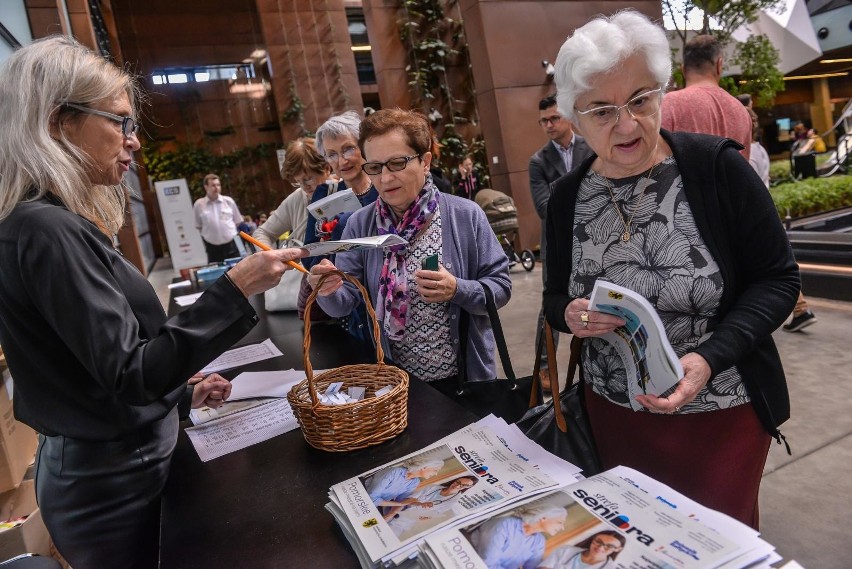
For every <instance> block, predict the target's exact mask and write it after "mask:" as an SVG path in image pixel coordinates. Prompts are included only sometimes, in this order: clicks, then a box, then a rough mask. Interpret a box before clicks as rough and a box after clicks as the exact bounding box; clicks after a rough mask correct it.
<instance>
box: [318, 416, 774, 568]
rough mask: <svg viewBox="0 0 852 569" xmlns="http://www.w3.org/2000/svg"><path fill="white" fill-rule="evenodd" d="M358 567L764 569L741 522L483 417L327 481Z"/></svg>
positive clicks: (762, 546) (764, 551)
mask: <svg viewBox="0 0 852 569" xmlns="http://www.w3.org/2000/svg"><path fill="white" fill-rule="evenodd" d="M329 499H330V502H329V503H328V504H326V509H327V510H329V511H330V512H331V513H332V515H333V516H334V518H335V519H336V521H337V523H338V524H339V525H340V527H341V529H342V530H343V533H344V535H345V536H346V538H347V539H348V540H349V542H350V544H351V545H352V548H353V550H354V551H355V553H356V555H357V556H358V559H359V561H360V564H361V567H363V568H377V567H387V568H401V567H404V568H409V567H410V568H417V567H422V568H428V569H445V568H447V569H448V568H453V569H463V568H464V569H467V568H472V569H504V568H518V567H522V568H531V569H539V568H550V569H557V568H559V569H562V568H564V569H568V568H575V567H606V568H608V569H609V568H612V569H618V568H622V569H674V568H685V569H692V568H705V567H707V568H715V567H720V568H726V569H737V568H744V567H769V566H770V564H771V563H774V562H776V561H778V560H779V559H780V557H779V556H778V555H777V554H776V553H775V552H774V548H773V547H772V546H771V545H770V544H768V543H766V542H765V541H763V540H762V539H760V537H759V534H758V533H757V532H755V531H754V530H752V529H751V528H749V527H747V526H745V525H743V524H741V523H740V522H738V521H736V520H733V519H732V518H730V517H728V516H726V515H724V514H721V513H719V512H716V511H714V510H711V509H709V508H705V507H703V506H701V505H699V504H697V503H695V502H693V501H692V500H689V499H687V498H686V497H684V496H682V495H681V494H679V493H677V492H675V491H674V490H672V489H671V488H669V487H667V486H665V485H663V484H661V483H659V482H656V481H655V480H653V479H651V478H648V477H647V476H644V475H642V474H641V473H639V472H636V471H634V470H631V469H629V468H625V467H617V468H614V469H612V470H609V471H607V472H604V473H602V474H599V475H597V476H593V477H591V478H588V479H582V476H581V475H580V473H579V468H577V467H575V466H573V465H571V464H570V463H567V462H565V461H563V460H561V459H559V458H557V457H555V456H553V455H551V454H550V453H548V452H546V451H544V449H542V448H541V447H539V446H538V445H536V444H535V443H534V442H532V441H530V440H529V439H527V438H526V437H524V435H523V434H522V433H521V432H520V431H519V430H518V429H517V427H516V426H514V425H507V424H506V423H505V422H504V421H502V420H501V419H498V418H496V417H493V416H489V417H486V418H485V419H483V420H481V421H479V422H477V423H474V424H472V425H469V426H468V427H466V428H464V429H462V430H460V431H458V432H456V433H453V434H452V435H449V436H448V437H445V438H444V439H442V440H440V441H438V442H437V443H435V444H433V445H430V446H428V447H426V448H424V449H422V450H421V451H418V452H415V453H412V454H410V455H408V456H404V457H402V458H400V459H398V460H396V461H394V462H392V463H389V464H385V465H383V466H381V467H379V468H376V469H374V470H371V471H368V472H365V473H364V474H362V475H360V476H357V477H355V478H351V479H349V480H345V481H343V482H341V483H339V484H335V485H334V486H332V488H331V489H330V491H329Z"/></svg>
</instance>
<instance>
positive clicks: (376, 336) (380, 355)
mask: <svg viewBox="0 0 852 569" xmlns="http://www.w3.org/2000/svg"><path fill="white" fill-rule="evenodd" d="M331 275H339V276H340V277H341V278H343V280H345V281H346V282H348V283H350V284H352V285H354V286H355V288H357V289H358V291H359V292H360V293H361V296H362V297H363V298H364V305H365V306H366V308H367V316H369V318H370V322H372V323H373V342H374V343H375V345H376V362H377V363H378V364H379V365H383V364H384V362H385V352H384V350H382V342H381V329H380V328H379V321H378V319H377V318H376V311H375V310H373V305H372V303H371V302H370V296H369V295H368V294H367V290H366V289H365V288H364V285H362V284H361V282H360V281H359V280H358V279H356V278H355V277H353V276H352V275H347V274H346V273H344V272H342V271H329V272H328V273H326V274H324V275H322V276H321V277H320V280H319V282H318V283H317V286H316V287H315V288H314V290H312V291H311V294H310V296H308V300H307V302H305V340H304V344H303V345H304V354H305V376H306V377H307V380H308V391H309V392H310V394H311V403H312V404H313V406H314V407H316V406H317V405H319V397H318V396H317V388H316V386H315V385H314V368H313V366H312V365H311V306H313V304H314V301H315V300H316V298H317V294H318V293H319V291H320V289H321V288H322V285H323V283H324V282H325V279H327V278H328V277H330V276H331Z"/></svg>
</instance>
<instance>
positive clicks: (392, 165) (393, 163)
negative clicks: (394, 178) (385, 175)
mask: <svg viewBox="0 0 852 569" xmlns="http://www.w3.org/2000/svg"><path fill="white" fill-rule="evenodd" d="M420 156H421V155H420V154H412V155H411V156H400V157H399V158H391V159H390V160H388V161H387V162H365V163H364V164H362V165H361V169H362V170H363V171H364V173H365V174H367V175H368V176H379V175H381V173H382V169H383V168H385V167H387V169H388V172H399V171H401V170H405V167H406V166H408V163H409V162H411V161H412V160H414V159H415V158H420Z"/></svg>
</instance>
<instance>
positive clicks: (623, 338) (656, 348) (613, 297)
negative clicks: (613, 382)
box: [589, 279, 683, 411]
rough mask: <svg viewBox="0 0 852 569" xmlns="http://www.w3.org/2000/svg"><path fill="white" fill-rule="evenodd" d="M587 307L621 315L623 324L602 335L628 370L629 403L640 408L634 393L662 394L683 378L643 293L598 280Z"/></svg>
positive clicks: (679, 366) (654, 312)
mask: <svg viewBox="0 0 852 569" xmlns="http://www.w3.org/2000/svg"><path fill="white" fill-rule="evenodd" d="M589 309H590V310H597V311H598V312H605V313H607V314H612V315H614V316H618V317H619V318H623V319H624V320H625V324H624V326H621V327H620V328H618V329H616V330H615V331H614V332H610V333H609V334H604V335H603V336H601V338H603V339H604V340H605V341H606V342H608V343H609V344H611V345H612V346H613V347H614V348H615V350H616V351H617V352H618V355H619V356H621V360H622V361H623V362H624V368H625V372H626V373H627V378H628V381H627V388H628V395H629V400H630V405H631V407H632V408H633V410H634V411H636V410H639V409H641V407H642V406H641V405H640V404H639V403H638V402H637V401H636V399H635V398H636V396H637V395H642V394H646V393H650V394H651V395H657V396H660V395H663V394H665V393H666V392H667V391H669V390H670V389H671V388H672V387H674V386H675V385H676V384H677V382H678V381H680V379H681V378H682V377H683V368H682V367H681V365H680V358H678V357H677V355H676V354H675V352H674V350H673V349H672V346H671V344H670V343H669V340H668V338H667V337H666V333H665V330H664V328H663V323H662V321H661V320H660V317H659V316H658V315H657V311H656V310H654V307H653V306H651V303H649V302H648V301H647V300H646V299H645V298H644V297H643V296H642V295H640V294H639V293H637V292H634V291H632V290H630V289H628V288H625V287H622V286H618V285H616V284H613V283H610V282H607V281H604V280H601V279H598V280H597V281H596V282H595V287H594V289H592V295H591V297H590V299H589Z"/></svg>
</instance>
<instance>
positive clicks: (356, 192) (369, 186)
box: [352, 178, 373, 198]
mask: <svg viewBox="0 0 852 569" xmlns="http://www.w3.org/2000/svg"><path fill="white" fill-rule="evenodd" d="M372 187H373V182H371V181H370V179H369V178H367V186H366V187H365V188H364V189H363V190H361V191H360V192H359V191H357V190H355V186H354V185H353V186H352V191H353V192H354V193H355V197H356V198H360V197H361V196H363V195H364V194H366V193H367V192H369V191H370V188H372Z"/></svg>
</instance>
